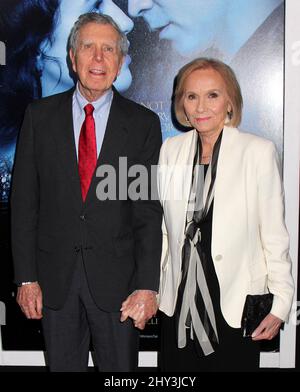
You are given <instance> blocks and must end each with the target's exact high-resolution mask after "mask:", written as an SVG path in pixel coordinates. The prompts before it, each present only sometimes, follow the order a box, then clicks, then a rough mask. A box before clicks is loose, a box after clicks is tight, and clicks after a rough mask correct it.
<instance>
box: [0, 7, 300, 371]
mask: <svg viewBox="0 0 300 392" xmlns="http://www.w3.org/2000/svg"><path fill="white" fill-rule="evenodd" d="M299 15H300V1H299V0H286V43H285V49H286V52H285V112H284V115H285V122H284V124H285V126H284V167H283V169H284V186H285V194H286V223H287V227H288V230H289V233H290V239H291V248H290V254H291V258H292V260H293V276H294V279H295V286H296V287H297V279H296V278H297V271H298V270H297V264H298V238H299V236H298V230H299V228H298V216H299V162H300V154H299V151H300V23H299ZM295 298H296V293H295ZM294 309H296V300H295V307H294ZM295 347H296V312H293V313H292V316H291V320H290V323H289V324H288V325H287V326H286V328H285V331H284V332H282V333H281V345H280V353H262V355H261V360H260V366H261V367H280V368H293V367H295V355H296V353H295ZM91 363H92V362H91V359H90V364H91ZM44 364H45V361H44V355H43V352H41V351H3V350H2V342H1V334H0V365H6V366H43V365H44ZM139 366H142V367H156V366H157V352H154V351H151V352H140V353H139Z"/></svg>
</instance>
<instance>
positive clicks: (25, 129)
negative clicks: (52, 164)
mask: <svg viewBox="0 0 300 392" xmlns="http://www.w3.org/2000/svg"><path fill="white" fill-rule="evenodd" d="M34 144H35V143H34V129H33V123H32V111H31V106H29V107H28V108H27V110H26V113H25V118H24V121H23V125H22V128H21V131H20V135H19V140H18V144H17V150H16V157H15V165H14V171H13V178H12V194H11V230H12V253H13V261H14V280H15V282H16V283H19V282H27V281H36V280H37V267H36V241H37V239H36V232H37V222H38V211H39V186H38V174H37V167H36V164H35V151H34V150H35V146H34Z"/></svg>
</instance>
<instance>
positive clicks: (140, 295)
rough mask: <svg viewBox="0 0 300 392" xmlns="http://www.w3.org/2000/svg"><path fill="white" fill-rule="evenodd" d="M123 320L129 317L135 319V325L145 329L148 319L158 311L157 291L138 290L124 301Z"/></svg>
mask: <svg viewBox="0 0 300 392" xmlns="http://www.w3.org/2000/svg"><path fill="white" fill-rule="evenodd" d="M120 310H121V312H122V314H121V319H120V320H121V322H123V321H125V320H127V318H128V317H130V318H132V320H133V321H134V326H135V327H136V328H139V329H144V328H145V325H146V323H147V321H148V320H150V319H151V318H152V317H153V316H154V315H155V314H156V312H157V301H156V293H155V292H154V291H151V290H136V291H135V292H133V293H132V294H130V295H129V297H128V298H127V299H126V300H125V301H124V302H123V303H122V307H121V309H120Z"/></svg>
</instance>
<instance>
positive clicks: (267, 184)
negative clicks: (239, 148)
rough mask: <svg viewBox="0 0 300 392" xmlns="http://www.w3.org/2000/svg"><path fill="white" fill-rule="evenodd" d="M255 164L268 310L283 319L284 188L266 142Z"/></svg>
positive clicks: (286, 298)
mask: <svg viewBox="0 0 300 392" xmlns="http://www.w3.org/2000/svg"><path fill="white" fill-rule="evenodd" d="M261 156H263V157H264V159H260V165H259V168H258V171H259V178H258V203H259V219H260V233H261V241H262V244H263V248H264V253H265V259H266V262H267V271H268V288H269V290H270V292H271V293H273V294H274V301H273V306H272V310H271V313H272V314H274V315H275V316H277V317H279V318H280V319H282V320H284V321H286V320H287V318H288V315H289V312H290V309H291V305H292V299H293V293H294V284H293V278H292V275H291V260H290V256H289V235H288V232H287V229H286V226H285V221H284V191H283V185H282V181H281V176H280V167H279V159H278V156H277V153H276V149H275V147H274V145H273V143H268V144H267V146H266V148H265V150H264V153H263V154H262V155H261Z"/></svg>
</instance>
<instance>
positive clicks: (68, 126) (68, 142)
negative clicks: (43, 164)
mask: <svg viewBox="0 0 300 392" xmlns="http://www.w3.org/2000/svg"><path fill="white" fill-rule="evenodd" d="M73 93H74V89H71V90H69V91H67V92H66V93H65V94H64V95H62V99H61V101H60V102H59V107H58V113H57V115H56V118H57V124H56V126H55V127H54V138H55V141H56V146H57V149H58V157H59V159H60V162H61V167H62V169H63V170H66V172H67V177H68V179H70V182H69V185H70V187H71V190H72V192H71V193H72V195H73V196H74V202H75V205H76V208H77V209H81V207H82V198H81V188H80V179H79V173H78V163H77V155H76V146H75V139H74V129H73V113H72V98H73ZM66 186H68V185H67V184H66Z"/></svg>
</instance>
